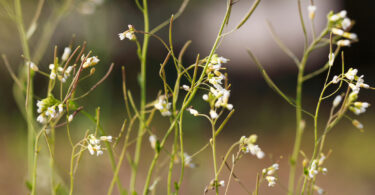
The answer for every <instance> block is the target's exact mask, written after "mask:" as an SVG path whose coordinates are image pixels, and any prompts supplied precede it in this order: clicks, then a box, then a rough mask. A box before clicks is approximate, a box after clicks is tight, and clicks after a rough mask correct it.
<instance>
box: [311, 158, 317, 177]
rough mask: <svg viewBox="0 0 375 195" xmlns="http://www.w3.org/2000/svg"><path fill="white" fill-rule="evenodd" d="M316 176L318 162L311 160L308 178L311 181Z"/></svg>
mask: <svg viewBox="0 0 375 195" xmlns="http://www.w3.org/2000/svg"><path fill="white" fill-rule="evenodd" d="M317 174H318V161H317V160H313V162H312V164H311V167H310V169H309V177H310V178H311V179H313V178H314V177H315V175H317Z"/></svg>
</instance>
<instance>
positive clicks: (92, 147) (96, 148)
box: [87, 134, 112, 156]
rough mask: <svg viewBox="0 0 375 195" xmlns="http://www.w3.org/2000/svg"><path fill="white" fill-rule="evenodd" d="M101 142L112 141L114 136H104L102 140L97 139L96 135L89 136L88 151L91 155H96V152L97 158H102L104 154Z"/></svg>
mask: <svg viewBox="0 0 375 195" xmlns="http://www.w3.org/2000/svg"><path fill="white" fill-rule="evenodd" d="M100 140H103V141H112V136H102V137H100V139H97V138H96V137H95V135H93V134H90V135H89V136H88V140H87V141H88V143H87V149H88V151H89V153H90V154H91V155H94V154H95V152H96V156H100V155H102V154H103V150H102V148H101V146H100Z"/></svg>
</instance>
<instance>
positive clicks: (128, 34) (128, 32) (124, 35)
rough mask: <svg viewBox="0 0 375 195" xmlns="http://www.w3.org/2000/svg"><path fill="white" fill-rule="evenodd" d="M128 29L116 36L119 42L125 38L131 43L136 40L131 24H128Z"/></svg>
mask: <svg viewBox="0 0 375 195" xmlns="http://www.w3.org/2000/svg"><path fill="white" fill-rule="evenodd" d="M128 28H129V30H126V31H124V32H122V33H120V34H118V36H119V37H120V40H124V39H125V38H127V39H129V40H131V41H133V40H135V39H136V37H135V35H134V27H133V26H132V25H131V24H129V25H128Z"/></svg>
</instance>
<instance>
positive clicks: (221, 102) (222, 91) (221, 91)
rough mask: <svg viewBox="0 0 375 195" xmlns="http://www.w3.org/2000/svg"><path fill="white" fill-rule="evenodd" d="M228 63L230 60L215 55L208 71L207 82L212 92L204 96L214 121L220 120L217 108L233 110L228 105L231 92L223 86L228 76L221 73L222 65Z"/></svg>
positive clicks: (230, 105)
mask: <svg viewBox="0 0 375 195" xmlns="http://www.w3.org/2000/svg"><path fill="white" fill-rule="evenodd" d="M228 61H229V60H228V59H226V58H224V57H218V55H217V54H214V55H213V56H212V58H211V61H210V63H209V64H208V67H207V69H206V73H207V81H208V83H209V84H211V86H210V92H209V93H208V94H204V95H203V99H204V100H205V101H207V102H209V103H210V106H211V111H210V116H211V118H212V119H216V118H218V114H217V112H216V109H217V108H220V107H222V108H226V109H228V110H232V109H233V105H232V104H229V103H228V100H229V96H230V90H228V89H227V88H226V87H225V86H223V80H225V79H226V76H225V75H224V74H223V73H221V72H220V70H222V69H224V68H222V64H224V63H227V62H228Z"/></svg>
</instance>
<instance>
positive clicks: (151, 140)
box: [148, 134, 157, 149]
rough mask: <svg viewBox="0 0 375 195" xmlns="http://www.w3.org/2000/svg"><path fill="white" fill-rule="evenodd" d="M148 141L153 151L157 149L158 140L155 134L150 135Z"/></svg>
mask: <svg viewBox="0 0 375 195" xmlns="http://www.w3.org/2000/svg"><path fill="white" fill-rule="evenodd" d="M148 141H150V144H151V148H152V149H155V147H156V142H157V138H156V136H155V135H154V134H152V135H150V137H148Z"/></svg>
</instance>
